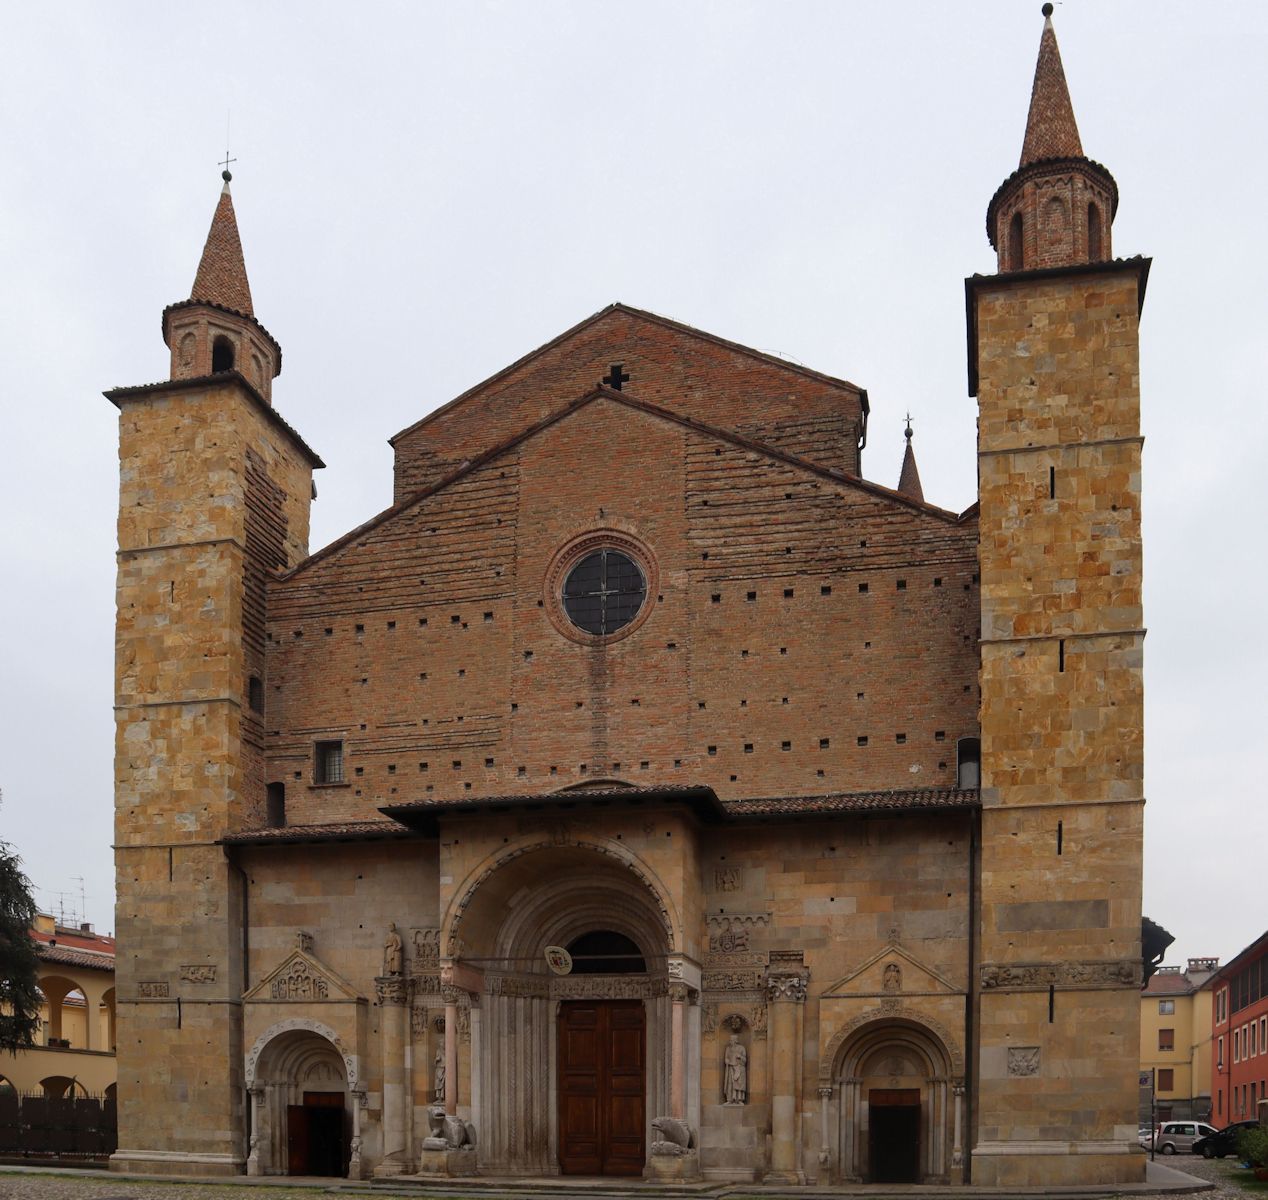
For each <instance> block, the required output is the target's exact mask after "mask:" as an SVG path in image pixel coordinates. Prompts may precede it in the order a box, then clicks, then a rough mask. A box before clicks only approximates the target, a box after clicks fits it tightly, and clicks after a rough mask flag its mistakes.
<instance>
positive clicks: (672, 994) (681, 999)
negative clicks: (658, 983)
mask: <svg viewBox="0 0 1268 1200" xmlns="http://www.w3.org/2000/svg"><path fill="white" fill-rule="evenodd" d="M690 990H691V989H690V988H688V987H687V985H686V984H685V983H671V984H670V985H669V998H670V1000H672V1001H673V1002H674V1003H675V1004H686V1003H687V994H688V992H689V991H690Z"/></svg>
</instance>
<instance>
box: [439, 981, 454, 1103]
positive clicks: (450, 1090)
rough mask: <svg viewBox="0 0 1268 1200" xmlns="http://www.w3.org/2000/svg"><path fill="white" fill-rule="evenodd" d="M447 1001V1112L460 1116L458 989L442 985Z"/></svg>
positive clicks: (449, 985)
mask: <svg viewBox="0 0 1268 1200" xmlns="http://www.w3.org/2000/svg"><path fill="white" fill-rule="evenodd" d="M440 990H441V993H442V995H443V996H444V1000H445V1112H446V1113H447V1114H448V1115H449V1116H451V1117H453V1116H457V1115H458V989H457V988H455V987H454V986H453V985H452V984H442V985H441V989H440Z"/></svg>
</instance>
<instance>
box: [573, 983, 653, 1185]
mask: <svg viewBox="0 0 1268 1200" xmlns="http://www.w3.org/2000/svg"><path fill="white" fill-rule="evenodd" d="M558 1081H559V1168H560V1170H561V1171H562V1172H563V1174H565V1175H639V1174H641V1173H642V1170H643V1161H644V1147H645V1145H646V1127H647V1021H646V1017H645V1014H644V1009H643V1002H642V1001H641V1000H568V1001H565V1002H563V1003H562V1004H561V1005H560V1007H559V1073H558Z"/></svg>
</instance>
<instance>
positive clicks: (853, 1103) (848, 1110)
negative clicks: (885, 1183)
mask: <svg viewBox="0 0 1268 1200" xmlns="http://www.w3.org/2000/svg"><path fill="white" fill-rule="evenodd" d="M859 1088H860V1081H859V1080H858V1079H854V1078H850V1079H846V1080H844V1081H843V1083H842V1086H841V1108H842V1113H841V1121H842V1124H843V1127H844V1131H845V1137H844V1141H845V1145H844V1147H843V1148H842V1151H841V1179H840V1182H841V1183H857V1182H858V1181H859V1179H860V1178H861V1173H860V1171H859V1149H858V1125H859Z"/></svg>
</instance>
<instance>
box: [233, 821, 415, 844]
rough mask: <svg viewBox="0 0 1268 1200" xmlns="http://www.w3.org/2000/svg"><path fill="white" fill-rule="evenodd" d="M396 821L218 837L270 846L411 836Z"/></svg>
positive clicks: (294, 827)
mask: <svg viewBox="0 0 1268 1200" xmlns="http://www.w3.org/2000/svg"><path fill="white" fill-rule="evenodd" d="M413 836H414V835H413V832H412V831H411V830H410V829H409V828H408V827H407V826H405V825H402V824H400V823H399V822H397V821H342V822H331V823H330V824H326V825H283V826H281V827H280V828H272V827H270V828H267V829H244V830H241V831H239V832H238V833H229V834H226V835H225V836H224V837H222V838H221V839H220V842H221V844H222V845H225V846H271V845H278V844H282V843H288V842H289V843H302V842H368V841H379V840H381V839H383V838H392V839H395V838H408V837H413Z"/></svg>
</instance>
